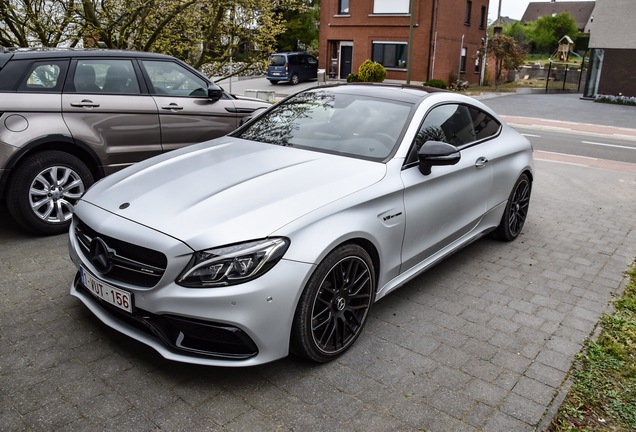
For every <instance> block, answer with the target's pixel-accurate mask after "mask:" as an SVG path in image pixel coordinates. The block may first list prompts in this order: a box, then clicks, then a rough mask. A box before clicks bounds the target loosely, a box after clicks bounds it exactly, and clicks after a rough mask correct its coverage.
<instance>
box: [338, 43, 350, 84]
mask: <svg viewBox="0 0 636 432" xmlns="http://www.w3.org/2000/svg"><path fill="white" fill-rule="evenodd" d="M352 59H353V45H343V44H342V43H341V44H340V78H341V79H347V76H349V74H350V73H351V60H352Z"/></svg>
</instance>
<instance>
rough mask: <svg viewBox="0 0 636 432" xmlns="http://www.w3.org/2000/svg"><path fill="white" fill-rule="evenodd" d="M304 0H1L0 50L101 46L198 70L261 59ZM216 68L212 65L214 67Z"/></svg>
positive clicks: (269, 50) (248, 63)
mask: <svg viewBox="0 0 636 432" xmlns="http://www.w3.org/2000/svg"><path fill="white" fill-rule="evenodd" d="M303 5H305V2H304V1H303V0H207V1H206V0H126V1H122V0H0V44H2V45H4V46H22V47H27V46H36V47H37V46H42V47H55V46H71V47H74V46H78V45H84V46H100V47H104V48H117V49H135V50H141V51H152V52H160V53H165V54H170V55H174V56H176V57H178V58H181V59H183V60H185V61H187V62H188V63H190V64H191V65H193V66H194V67H196V68H201V67H203V66H204V65H213V66H212V67H211V68H208V69H209V70H208V72H209V74H214V73H215V72H216V70H215V67H216V68H218V67H220V66H221V65H223V64H225V63H227V62H228V61H229V59H230V57H231V56H232V57H233V58H235V59H240V60H241V61H242V62H243V63H244V65H245V67H248V66H249V65H251V64H253V63H255V62H257V61H259V60H262V59H263V58H264V57H266V56H267V55H268V54H269V53H270V52H271V51H273V49H274V46H275V44H276V37H277V36H278V35H279V34H281V33H282V32H283V31H284V30H285V26H284V21H283V16H282V13H281V11H287V10H295V9H298V8H301V7H303ZM214 65H215V66H214Z"/></svg>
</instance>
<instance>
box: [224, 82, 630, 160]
mask: <svg viewBox="0 0 636 432" xmlns="http://www.w3.org/2000/svg"><path fill="white" fill-rule="evenodd" d="M219 84H220V85H221V86H222V87H223V88H224V89H225V90H227V91H230V92H231V93H234V94H238V95H244V94H245V93H246V92H248V91H249V90H258V91H272V92H274V93H275V96H276V98H277V99H280V98H283V97H285V96H288V95H290V94H294V93H296V92H299V91H302V90H305V89H308V88H311V87H314V86H316V85H317V82H316V81H310V82H303V83H300V84H298V85H295V86H294V85H290V84H287V83H280V84H277V85H272V84H270V83H269V81H267V80H266V79H265V78H248V79H238V78H234V79H233V80H232V83H231V86H230V82H229V80H225V81H221V82H219ZM475 98H476V99H481V100H482V102H483V103H485V104H486V105H488V106H489V107H490V108H492V109H494V110H495V112H497V113H499V114H500V115H505V116H515V117H525V118H533V119H539V120H541V119H543V120H545V119H549V120H558V121H563V122H570V123H573V128H572V129H571V130H559V128H556V130H555V129H550V128H548V129H544V128H539V129H538V128H536V127H535V126H522V125H518V124H515V125H514V127H515V128H516V129H517V130H519V131H520V132H521V133H523V134H524V135H526V136H527V137H528V139H530V141H531V142H532V143H533V145H534V147H535V149H537V150H543V151H547V152H556V153H564V154H569V155H576V156H582V157H589V158H598V159H606V160H611V161H620V162H627V163H636V136H633V137H620V134H618V135H616V136H608V135H607V134H603V133H602V132H598V133H595V132H594V130H593V129H594V128H590V127H588V128H587V131H585V132H577V131H576V129H577V128H576V124H586V125H587V126H591V125H599V126H605V127H616V128H634V127H636V122H635V121H634V119H635V118H636V107H631V106H622V105H610V104H597V103H594V102H592V101H589V100H582V99H581V94H569V93H566V94H510V93H500V94H495V93H493V94H484V95H481V96H475ZM590 129H592V130H591V131H590Z"/></svg>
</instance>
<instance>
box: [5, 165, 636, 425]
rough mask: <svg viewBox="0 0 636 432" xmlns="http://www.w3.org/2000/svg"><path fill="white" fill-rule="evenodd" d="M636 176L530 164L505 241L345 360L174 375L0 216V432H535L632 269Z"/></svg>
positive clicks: (478, 248)
mask: <svg viewBox="0 0 636 432" xmlns="http://www.w3.org/2000/svg"><path fill="white" fill-rule="evenodd" d="M635 198H636V183H635V179H634V176H633V175H628V174H623V173H618V172H612V171H605V170H598V169H590V168H582V167H579V166H575V165H566V164H557V163H553V162H545V161H538V162H537V173H536V181H535V183H534V191H533V197H532V202H531V210H530V216H529V219H528V221H527V224H526V226H525V228H524V231H523V234H522V236H521V237H520V238H519V239H518V240H517V241H515V242H512V243H500V242H497V241H494V240H491V239H482V240H480V241H478V242H476V243H474V244H473V245H471V246H469V247H468V248H467V249H464V250H463V251H461V252H459V253H458V254H456V255H454V256H453V257H451V258H449V259H447V260H446V261H444V262H443V263H441V264H439V265H438V266H437V267H435V268H433V269H432V270H430V271H429V272H427V273H425V274H423V275H421V276H420V277H418V278H417V279H416V280H414V281H412V282H411V283H409V284H408V285H406V286H405V287H403V288H401V289H400V290H398V291H396V292H394V293H393V294H391V295H389V296H388V297H386V298H385V299H383V300H381V301H380V302H378V303H377V304H376V305H375V306H374V308H373V311H372V314H371V318H370V320H369V322H368V325H367V327H366V329H365V331H364V334H363V335H362V336H361V337H360V339H359V340H358V342H357V343H356V345H355V346H354V347H353V349H351V350H350V351H349V352H348V353H347V354H346V355H345V356H343V357H341V358H340V359H339V360H337V361H335V362H332V363H330V364H326V365H314V364H309V363H305V362H302V361H299V360H297V359H294V358H287V359H283V360H281V361H278V362H274V363H271V364H268V365H264V366H260V367H253V368H248V369H235V368H212V367H200V366H191V365H183V364H178V363H173V362H169V361H166V360H163V359H162V358H161V357H159V356H158V355H157V354H155V352H154V351H153V350H151V349H149V348H147V347H145V346H144V345H141V344H139V343H137V342H135V341H132V340H130V339H128V338H127V337H125V336H122V335H120V334H118V333H116V332H114V331H112V330H110V329H109V328H107V327H106V326H104V325H102V324H101V323H100V322H99V321H98V320H97V319H96V318H94V317H93V316H92V315H91V313H90V312H88V310H87V309H86V308H85V307H84V306H83V305H82V304H81V303H80V302H79V301H78V300H76V299H74V298H72V297H71V296H70V295H69V294H68V289H69V284H70V281H71V279H72V278H73V275H74V272H75V271H74V268H73V265H72V264H71V262H70V260H69V258H68V252H67V246H66V242H67V240H66V236H57V237H49V238H33V237H28V236H26V235H24V234H22V233H20V232H19V231H18V230H17V228H16V226H15V225H14V223H13V222H12V221H11V220H10V219H9V218H8V217H7V216H6V209H4V208H2V210H1V211H0V430H2V431H22V430H33V431H65V432H69V431H102V430H104V431H106V430H121V431H158V430H166V431H179V430H183V431H206V430H210V431H240V432H248V431H309V430H311V431H317V432H319V431H329V432H333V431H365V432H367V431H382V432H385V431H420V430H426V431H444V432H446V431H480V430H482V431H532V430H535V428H540V427H541V425H545V424H546V421H547V420H549V418H547V419H546V409H547V408H549V407H550V406H551V405H552V404H553V400H554V398H555V396H556V395H557V394H558V393H559V390H560V389H561V388H562V386H563V385H564V382H565V378H566V373H567V371H568V370H569V368H570V365H571V363H572V361H573V359H574V355H575V354H576V353H577V352H578V351H579V350H580V348H581V346H582V344H583V342H584V340H585V339H586V338H587V337H588V336H589V335H590V334H591V332H592V331H593V329H594V328H595V326H596V324H597V321H598V318H599V316H600V314H601V313H602V312H603V311H604V310H606V309H607V307H608V302H609V301H610V300H611V298H612V296H613V295H614V294H616V293H617V292H619V291H620V289H621V287H622V286H624V285H623V283H624V279H623V274H624V271H625V270H626V268H627V267H628V266H629V265H630V263H631V262H632V259H633V257H634V255H636V230H635V229H634V228H635V227H636V218H635V217H634V214H636V199H635Z"/></svg>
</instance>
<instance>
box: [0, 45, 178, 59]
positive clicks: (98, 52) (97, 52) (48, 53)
mask: <svg viewBox="0 0 636 432" xmlns="http://www.w3.org/2000/svg"><path fill="white" fill-rule="evenodd" d="M3 53H4V54H12V55H14V56H16V58H23V59H33V58H41V57H47V58H52V57H55V58H68V57H144V58H155V59H172V57H170V56H167V55H164V54H157V53H149V52H144V51H126V50H108V49H81V48H80V49H74V48H73V49H71V48H5V47H0V54H3Z"/></svg>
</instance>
